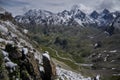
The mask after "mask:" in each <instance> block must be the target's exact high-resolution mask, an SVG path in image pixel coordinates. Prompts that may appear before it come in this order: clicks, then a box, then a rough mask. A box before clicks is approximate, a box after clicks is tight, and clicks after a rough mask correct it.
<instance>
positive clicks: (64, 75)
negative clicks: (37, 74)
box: [56, 67, 92, 80]
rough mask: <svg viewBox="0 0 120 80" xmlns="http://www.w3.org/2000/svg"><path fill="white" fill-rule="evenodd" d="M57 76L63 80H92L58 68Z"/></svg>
mask: <svg viewBox="0 0 120 80" xmlns="http://www.w3.org/2000/svg"><path fill="white" fill-rule="evenodd" d="M56 70H57V75H58V76H59V77H60V79H61V80H92V79H91V78H90V77H87V78H85V77H84V76H82V75H81V74H78V73H75V72H72V71H69V70H65V69H62V68H60V67H56Z"/></svg>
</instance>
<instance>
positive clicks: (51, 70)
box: [43, 53, 56, 80]
mask: <svg viewBox="0 0 120 80" xmlns="http://www.w3.org/2000/svg"><path fill="white" fill-rule="evenodd" d="M45 54H47V53H45ZM43 67H44V77H43V80H53V79H54V77H55V76H56V66H55V64H54V63H53V62H52V60H50V57H49V55H43Z"/></svg>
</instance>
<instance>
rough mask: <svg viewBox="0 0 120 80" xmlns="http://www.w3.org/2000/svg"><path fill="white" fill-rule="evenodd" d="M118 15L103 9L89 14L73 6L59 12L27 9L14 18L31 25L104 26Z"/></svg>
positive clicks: (109, 23) (118, 13)
mask: <svg viewBox="0 0 120 80" xmlns="http://www.w3.org/2000/svg"><path fill="white" fill-rule="evenodd" d="M118 15H120V12H119V11H115V12H110V11H109V10H108V9H104V10H103V11H101V12H97V11H93V12H92V13H90V14H87V13H85V12H83V10H80V8H79V6H73V7H72V9H71V10H70V11H67V10H64V11H62V12H59V13H56V14H54V13H52V12H50V11H46V10H40V9H39V10H36V9H34V10H29V11H28V12H26V13H25V14H24V15H18V16H16V17H15V20H16V21H17V22H19V23H22V24H32V25H45V26H47V25H65V26H83V27H86V26H91V25H92V26H95V27H98V28H103V29H104V28H106V27H107V26H110V25H111V23H112V22H113V20H114V19H115V18H116V17H117V16H118Z"/></svg>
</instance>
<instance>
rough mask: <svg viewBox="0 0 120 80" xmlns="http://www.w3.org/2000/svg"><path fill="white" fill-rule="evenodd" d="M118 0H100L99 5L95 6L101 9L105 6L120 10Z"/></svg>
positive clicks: (119, 1) (119, 0)
mask: <svg viewBox="0 0 120 80" xmlns="http://www.w3.org/2000/svg"><path fill="white" fill-rule="evenodd" d="M119 5H120V0H102V2H101V3H100V5H98V6H97V7H96V9H98V10H103V9H105V8H107V9H109V10H112V11H113V10H120V6H119Z"/></svg>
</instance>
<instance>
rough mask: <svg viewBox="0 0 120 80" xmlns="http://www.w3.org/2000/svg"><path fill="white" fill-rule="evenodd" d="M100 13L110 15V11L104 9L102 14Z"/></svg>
mask: <svg viewBox="0 0 120 80" xmlns="http://www.w3.org/2000/svg"><path fill="white" fill-rule="evenodd" d="M102 13H104V14H109V13H110V11H109V10H108V9H106V8H105V9H104V10H103V12H102Z"/></svg>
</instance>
